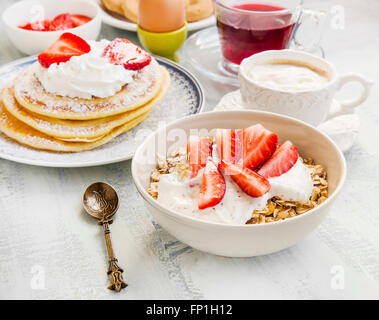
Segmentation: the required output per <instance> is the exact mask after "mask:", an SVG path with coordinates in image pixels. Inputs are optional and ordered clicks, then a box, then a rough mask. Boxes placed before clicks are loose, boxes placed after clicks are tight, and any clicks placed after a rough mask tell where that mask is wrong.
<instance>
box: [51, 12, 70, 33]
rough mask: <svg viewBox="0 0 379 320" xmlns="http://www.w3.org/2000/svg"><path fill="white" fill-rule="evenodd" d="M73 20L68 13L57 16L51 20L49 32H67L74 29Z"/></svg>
mask: <svg viewBox="0 0 379 320" xmlns="http://www.w3.org/2000/svg"><path fill="white" fill-rule="evenodd" d="M75 27H76V26H75V23H74V20H73V19H72V15H71V14H69V13H62V14H60V15H57V16H56V17H55V18H54V19H53V20H51V22H50V30H51V31H57V30H67V29H72V28H75Z"/></svg>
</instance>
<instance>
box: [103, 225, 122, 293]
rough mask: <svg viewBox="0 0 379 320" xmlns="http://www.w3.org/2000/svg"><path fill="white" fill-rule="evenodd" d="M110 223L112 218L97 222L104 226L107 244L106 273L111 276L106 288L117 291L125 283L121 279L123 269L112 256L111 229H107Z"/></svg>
mask: <svg viewBox="0 0 379 320" xmlns="http://www.w3.org/2000/svg"><path fill="white" fill-rule="evenodd" d="M110 223H112V220H107V219H104V220H100V221H99V224H101V225H103V228H104V236H105V243H106V246H107V251H108V258H109V266H108V272H107V274H108V275H109V276H110V278H111V284H110V285H109V287H108V289H110V290H115V291H117V292H119V291H120V290H121V289H123V288H125V287H126V286H127V284H126V283H125V282H124V281H123V279H122V273H123V272H124V270H122V269H121V268H120V266H119V265H118V260H117V259H116V257H115V256H114V252H113V247H112V240H111V231H110V230H109V224H110Z"/></svg>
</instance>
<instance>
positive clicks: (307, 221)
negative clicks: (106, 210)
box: [132, 110, 346, 257]
mask: <svg viewBox="0 0 379 320" xmlns="http://www.w3.org/2000/svg"><path fill="white" fill-rule="evenodd" d="M132 175H133V179H134V183H135V185H136V187H137V189H138V191H139V193H140V194H141V196H142V197H143V198H144V200H145V203H146V205H147V207H148V208H149V210H150V211H151V213H152V215H153V218H154V220H155V221H156V222H158V223H159V224H160V225H161V226H162V227H163V228H165V229H166V230H167V231H168V232H169V233H170V234H172V235H173V236H174V237H176V238H177V239H178V240H180V241H182V242H184V243H186V244H188V245H190V246H191V247H193V248H195V249H198V250H201V251H205V252H208V253H212V254H216V255H221V256H228V257H250V256H257V255H262V254H269V253H273V252H276V251H279V250H282V249H285V248H288V247H290V246H292V245H294V244H296V243H297V242H298V241H300V240H302V239H303V238H304V237H306V236H307V235H308V234H309V233H310V232H311V231H312V230H314V229H315V228H316V227H317V226H318V225H319V224H320V223H321V222H322V220H323V219H324V218H325V216H326V214H327V213H328V212H329V211H331V208H332V204H333V202H334V201H335V199H336V197H337V195H338V194H339V192H340V190H341V188H342V186H343V183H344V181H345V176H346V163H345V159H344V156H343V154H342V153H341V151H340V150H339V149H338V147H337V146H336V144H335V143H334V142H333V141H332V140H331V139H329V138H328V137H327V136H326V135H325V134H323V133H322V132H320V131H319V130H317V129H316V128H314V127H312V126H310V125H308V124H306V123H305V122H302V121H300V120H296V119H294V118H291V117H287V116H283V115H279V114H274V113H269V112H263V111H252V110H244V111H219V112H209V113H202V114H198V115H194V116H190V117H186V118H184V119H181V120H177V121H175V122H173V123H171V124H169V125H167V126H166V127H162V128H160V129H159V130H158V131H156V132H154V133H153V134H151V135H150V136H149V137H147V138H146V139H145V141H144V142H143V143H142V144H141V145H140V146H139V148H138V149H137V151H136V153H135V155H134V158H133V161H132Z"/></svg>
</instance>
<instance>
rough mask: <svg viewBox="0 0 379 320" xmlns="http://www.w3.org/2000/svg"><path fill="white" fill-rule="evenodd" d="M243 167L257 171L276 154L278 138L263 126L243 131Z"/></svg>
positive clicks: (258, 125)
mask: <svg viewBox="0 0 379 320" xmlns="http://www.w3.org/2000/svg"><path fill="white" fill-rule="evenodd" d="M242 139H243V165H244V167H247V168H249V169H251V170H255V169H257V168H258V167H259V166H260V165H262V164H263V163H264V162H265V161H266V160H267V159H268V158H270V157H271V156H272V154H273V153H274V152H275V150H276V147H277V144H278V136H277V135H276V134H275V133H273V132H271V131H269V130H267V129H266V128H265V127H263V126H262V125H261V124H256V125H254V126H251V127H249V128H246V129H243V131H242Z"/></svg>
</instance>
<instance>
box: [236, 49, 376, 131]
mask: <svg viewBox="0 0 379 320" xmlns="http://www.w3.org/2000/svg"><path fill="white" fill-rule="evenodd" d="M275 61H293V63H294V64H296V65H298V64H301V65H304V66H311V67H312V68H314V69H315V70H320V71H322V72H323V74H325V75H326V76H327V78H328V81H326V83H325V84H323V85H321V86H317V87H315V88H312V89H303V90H288V89H286V90H283V89H280V88H273V87H268V86H265V85H263V84H262V83H258V81H256V80H252V77H251V76H249V70H250V71H251V69H252V68H253V67H254V66H256V65H258V64H264V63H273V62H275ZM239 81H240V90H241V95H242V100H243V103H244V106H245V108H246V109H255V110H264V111H270V112H275V113H280V114H285V115H288V116H291V117H294V118H297V119H300V120H303V121H305V122H307V123H309V124H311V125H314V126H317V125H319V124H320V123H321V122H323V121H325V120H327V119H330V118H333V117H335V116H338V115H342V114H348V113H352V112H353V111H354V108H355V107H357V106H358V105H359V104H361V103H362V102H364V101H365V100H366V99H367V97H368V95H369V92H370V88H371V86H372V84H373V83H372V81H369V80H367V79H365V78H364V77H362V76H361V75H359V74H356V73H348V74H345V75H338V73H337V72H336V70H335V68H334V67H333V65H332V64H331V63H329V62H328V61H326V60H325V59H323V58H320V57H317V56H315V55H312V54H309V53H306V52H302V51H295V50H270V51H264V52H261V53H258V54H255V55H253V56H251V57H249V58H246V59H244V60H243V61H242V63H241V65H240V69H239ZM348 82H359V83H361V84H362V87H363V90H362V92H361V93H360V95H359V97H357V98H355V99H353V100H351V101H341V102H340V107H339V108H338V109H337V110H333V111H331V105H332V101H333V99H334V96H335V94H336V92H337V91H338V90H340V89H341V88H342V87H343V86H344V85H345V84H346V83H348Z"/></svg>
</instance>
